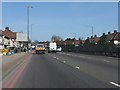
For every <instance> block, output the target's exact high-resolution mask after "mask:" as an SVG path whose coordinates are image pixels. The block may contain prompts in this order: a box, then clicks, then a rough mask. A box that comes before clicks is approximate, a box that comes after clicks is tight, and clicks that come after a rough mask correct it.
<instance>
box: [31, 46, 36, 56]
mask: <svg viewBox="0 0 120 90" xmlns="http://www.w3.org/2000/svg"><path fill="white" fill-rule="evenodd" d="M31 53H32V54H34V53H35V46H31Z"/></svg>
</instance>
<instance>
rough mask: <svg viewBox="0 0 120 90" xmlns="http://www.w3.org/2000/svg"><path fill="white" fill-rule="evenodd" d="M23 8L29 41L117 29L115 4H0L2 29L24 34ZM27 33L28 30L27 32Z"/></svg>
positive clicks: (86, 34) (89, 34)
mask: <svg viewBox="0 0 120 90" xmlns="http://www.w3.org/2000/svg"><path fill="white" fill-rule="evenodd" d="M27 6H33V7H34V8H32V9H30V24H33V25H32V39H33V40H40V41H43V40H50V38H51V36H52V35H59V36H61V37H62V38H63V39H66V38H68V37H70V38H72V37H74V33H76V37H77V38H78V37H83V38H84V39H86V38H87V37H88V36H91V33H92V32H91V31H92V26H93V27H94V34H96V35H97V36H100V35H102V33H104V32H105V33H107V32H109V31H110V32H113V31H114V29H117V28H118V3H117V2H111V3H110V2H79V3H78V2H31V3H30V2H26V3H25V2H3V3H2V29H4V28H5V27H6V26H9V27H10V29H11V30H12V31H16V32H20V31H23V32H26V31H27V19H26V16H27V8H26V7H27ZM30 31H31V30H30Z"/></svg>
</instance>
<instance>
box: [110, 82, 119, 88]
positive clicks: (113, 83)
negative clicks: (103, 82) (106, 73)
mask: <svg viewBox="0 0 120 90" xmlns="http://www.w3.org/2000/svg"><path fill="white" fill-rule="evenodd" d="M110 83H111V84H112V85H115V86H117V87H120V85H119V84H117V83H115V82H110Z"/></svg>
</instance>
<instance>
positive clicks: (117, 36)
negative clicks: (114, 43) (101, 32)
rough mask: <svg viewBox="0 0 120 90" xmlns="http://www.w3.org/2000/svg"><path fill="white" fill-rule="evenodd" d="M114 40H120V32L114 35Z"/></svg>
mask: <svg viewBox="0 0 120 90" xmlns="http://www.w3.org/2000/svg"><path fill="white" fill-rule="evenodd" d="M113 40H120V32H117V33H116V34H115V35H114V37H113Z"/></svg>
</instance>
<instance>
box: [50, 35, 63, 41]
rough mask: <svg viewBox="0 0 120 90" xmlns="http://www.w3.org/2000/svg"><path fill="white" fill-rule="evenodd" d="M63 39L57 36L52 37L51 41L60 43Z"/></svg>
mask: <svg viewBox="0 0 120 90" xmlns="http://www.w3.org/2000/svg"><path fill="white" fill-rule="evenodd" d="M62 40H63V39H62V38H61V37H60V36H56V35H53V36H52V37H51V41H52V42H59V41H62Z"/></svg>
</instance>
